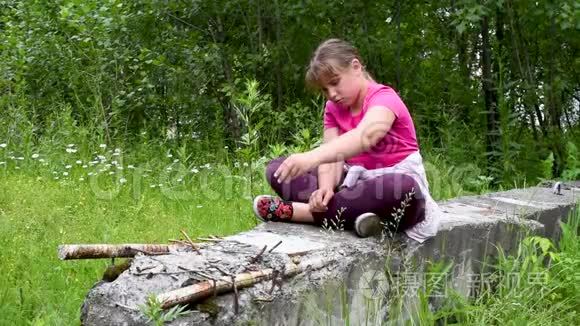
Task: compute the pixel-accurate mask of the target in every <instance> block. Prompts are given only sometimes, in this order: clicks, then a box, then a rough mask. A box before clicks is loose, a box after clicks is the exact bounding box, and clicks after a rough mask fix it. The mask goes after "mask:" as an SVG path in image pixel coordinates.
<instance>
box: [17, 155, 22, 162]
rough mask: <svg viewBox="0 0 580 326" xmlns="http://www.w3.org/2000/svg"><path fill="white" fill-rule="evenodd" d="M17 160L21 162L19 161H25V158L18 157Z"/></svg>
mask: <svg viewBox="0 0 580 326" xmlns="http://www.w3.org/2000/svg"><path fill="white" fill-rule="evenodd" d="M16 159H17V160H19V161H24V157H22V156H20V157H17V158H16Z"/></svg>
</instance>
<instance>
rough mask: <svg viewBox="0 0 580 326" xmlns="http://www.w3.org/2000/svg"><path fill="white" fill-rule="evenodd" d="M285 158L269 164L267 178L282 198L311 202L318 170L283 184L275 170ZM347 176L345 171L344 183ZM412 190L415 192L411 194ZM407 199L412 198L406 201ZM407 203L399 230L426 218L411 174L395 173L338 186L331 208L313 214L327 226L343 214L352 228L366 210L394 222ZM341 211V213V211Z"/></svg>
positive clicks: (318, 222) (343, 218)
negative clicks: (395, 216)
mask: <svg viewBox="0 0 580 326" xmlns="http://www.w3.org/2000/svg"><path fill="white" fill-rule="evenodd" d="M284 159H285V157H279V158H277V159H274V160H272V161H270V162H269V163H268V166H267V168H266V180H267V181H268V183H269V184H270V186H271V187H272V189H274V191H275V192H276V193H277V194H278V196H280V197H282V199H284V200H290V201H296V202H303V203H308V200H309V198H310V195H311V194H312V193H313V192H314V191H315V190H316V189H318V169H314V170H312V171H309V172H308V173H307V174H305V175H303V176H300V177H298V178H296V179H294V180H292V181H291V182H290V183H282V184H281V183H279V182H278V180H277V179H276V178H274V172H276V170H277V169H278V167H279V166H280V164H282V162H283V161H284ZM345 175H346V174H345V173H343V175H342V177H341V183H342V180H343V179H344V177H345ZM413 191H414V193H415V194H414V195H410V194H411V192H413ZM405 198H409V199H408V200H407V201H406V203H405ZM405 204H407V205H408V206H406V207H405V208H404V210H403V214H399V216H400V221H399V223H398V226H399V227H398V230H405V229H407V228H409V227H411V226H413V225H415V224H417V223H419V222H421V221H422V220H423V219H424V218H425V199H424V198H423V196H422V195H421V191H420V189H419V186H418V185H417V183H416V181H415V180H414V179H413V178H412V177H410V176H408V175H405V174H400V173H392V174H385V175H381V176H378V177H375V178H373V179H369V180H365V181H359V182H358V183H357V184H356V185H355V186H353V187H352V188H343V189H340V190H339V189H335V194H334V196H333V197H332V199H331V200H330V201H329V202H328V210H327V211H325V212H313V213H312V215H313V217H314V220H315V223H316V224H318V225H325V224H326V225H328V226H333V225H336V224H337V223H336V221H337V220H338V219H339V218H338V216H340V220H342V221H343V226H344V228H345V229H347V230H350V229H352V228H353V226H354V221H355V219H356V217H357V216H359V215H360V214H363V213H367V212H372V213H375V214H377V215H378V216H380V217H381V218H383V219H384V220H391V221H393V220H394V214H396V211H397V209H399V208H401V207H402V206H405ZM340 210H342V213H340V214H339V211H340ZM325 220H326V222H325Z"/></svg>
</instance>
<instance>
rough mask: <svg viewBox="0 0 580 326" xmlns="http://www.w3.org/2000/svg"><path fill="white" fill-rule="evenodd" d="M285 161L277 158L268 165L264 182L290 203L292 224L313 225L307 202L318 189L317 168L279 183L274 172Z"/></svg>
mask: <svg viewBox="0 0 580 326" xmlns="http://www.w3.org/2000/svg"><path fill="white" fill-rule="evenodd" d="M285 159H286V158H285V157H279V158H277V159H274V160H272V161H270V162H269V163H268V165H267V167H266V180H267V181H268V183H269V184H270V186H271V187H272V189H274V191H275V192H276V193H277V194H278V196H280V197H281V198H282V199H283V200H286V201H291V202H292V203H291V204H292V207H293V214H292V219H291V221H292V222H298V223H314V222H315V220H314V217H313V215H312V213H311V212H310V206H309V205H308V200H309V199H310V195H311V194H312V193H313V192H314V191H315V190H316V189H318V168H315V169H313V170H311V171H309V172H308V173H307V174H305V175H303V176H300V177H298V178H296V179H294V180H292V181H291V182H290V183H279V182H278V180H277V179H276V178H274V172H276V170H277V169H278V167H279V166H280V165H281V164H282V162H284V160H285ZM343 177H344V175H343Z"/></svg>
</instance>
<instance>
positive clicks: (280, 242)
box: [268, 240, 282, 253]
mask: <svg viewBox="0 0 580 326" xmlns="http://www.w3.org/2000/svg"><path fill="white" fill-rule="evenodd" d="M281 244H282V240H280V241H279V242H278V243H277V244H276V245H274V247H272V249H270V250H268V252H269V253H270V252H272V251H274V249H276V248H278V246H279V245H281Z"/></svg>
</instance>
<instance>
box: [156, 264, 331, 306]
mask: <svg viewBox="0 0 580 326" xmlns="http://www.w3.org/2000/svg"><path fill="white" fill-rule="evenodd" d="M330 262H331V260H329V259H322V258H318V259H313V260H309V261H302V262H301V263H300V264H299V265H296V264H294V263H289V264H286V266H285V268H284V276H293V275H296V274H298V273H300V272H303V271H304V270H306V268H308V267H309V268H310V269H311V270H315V269H319V268H322V267H324V266H326V265H328V264H329V263H330ZM273 275H274V269H272V268H268V269H263V270H259V271H255V272H248V273H242V274H237V275H235V277H233V278H230V277H229V276H224V277H221V278H218V279H217V281H215V282H210V281H203V282H199V283H196V284H193V285H190V286H186V287H183V288H180V289H176V290H173V291H170V292H166V293H162V294H160V295H158V296H157V300H158V301H159V302H161V307H162V308H163V309H167V308H170V307H173V306H175V305H178V304H186V303H192V302H196V301H199V300H201V299H205V298H208V297H210V296H211V295H212V294H214V292H215V293H217V294H221V293H225V292H229V291H231V290H233V289H234V286H235V289H236V290H238V289H241V288H246V287H249V286H251V285H253V284H256V283H259V282H261V281H264V280H269V279H271V278H272V277H273ZM232 281H233V283H234V284H233V286H232Z"/></svg>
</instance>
